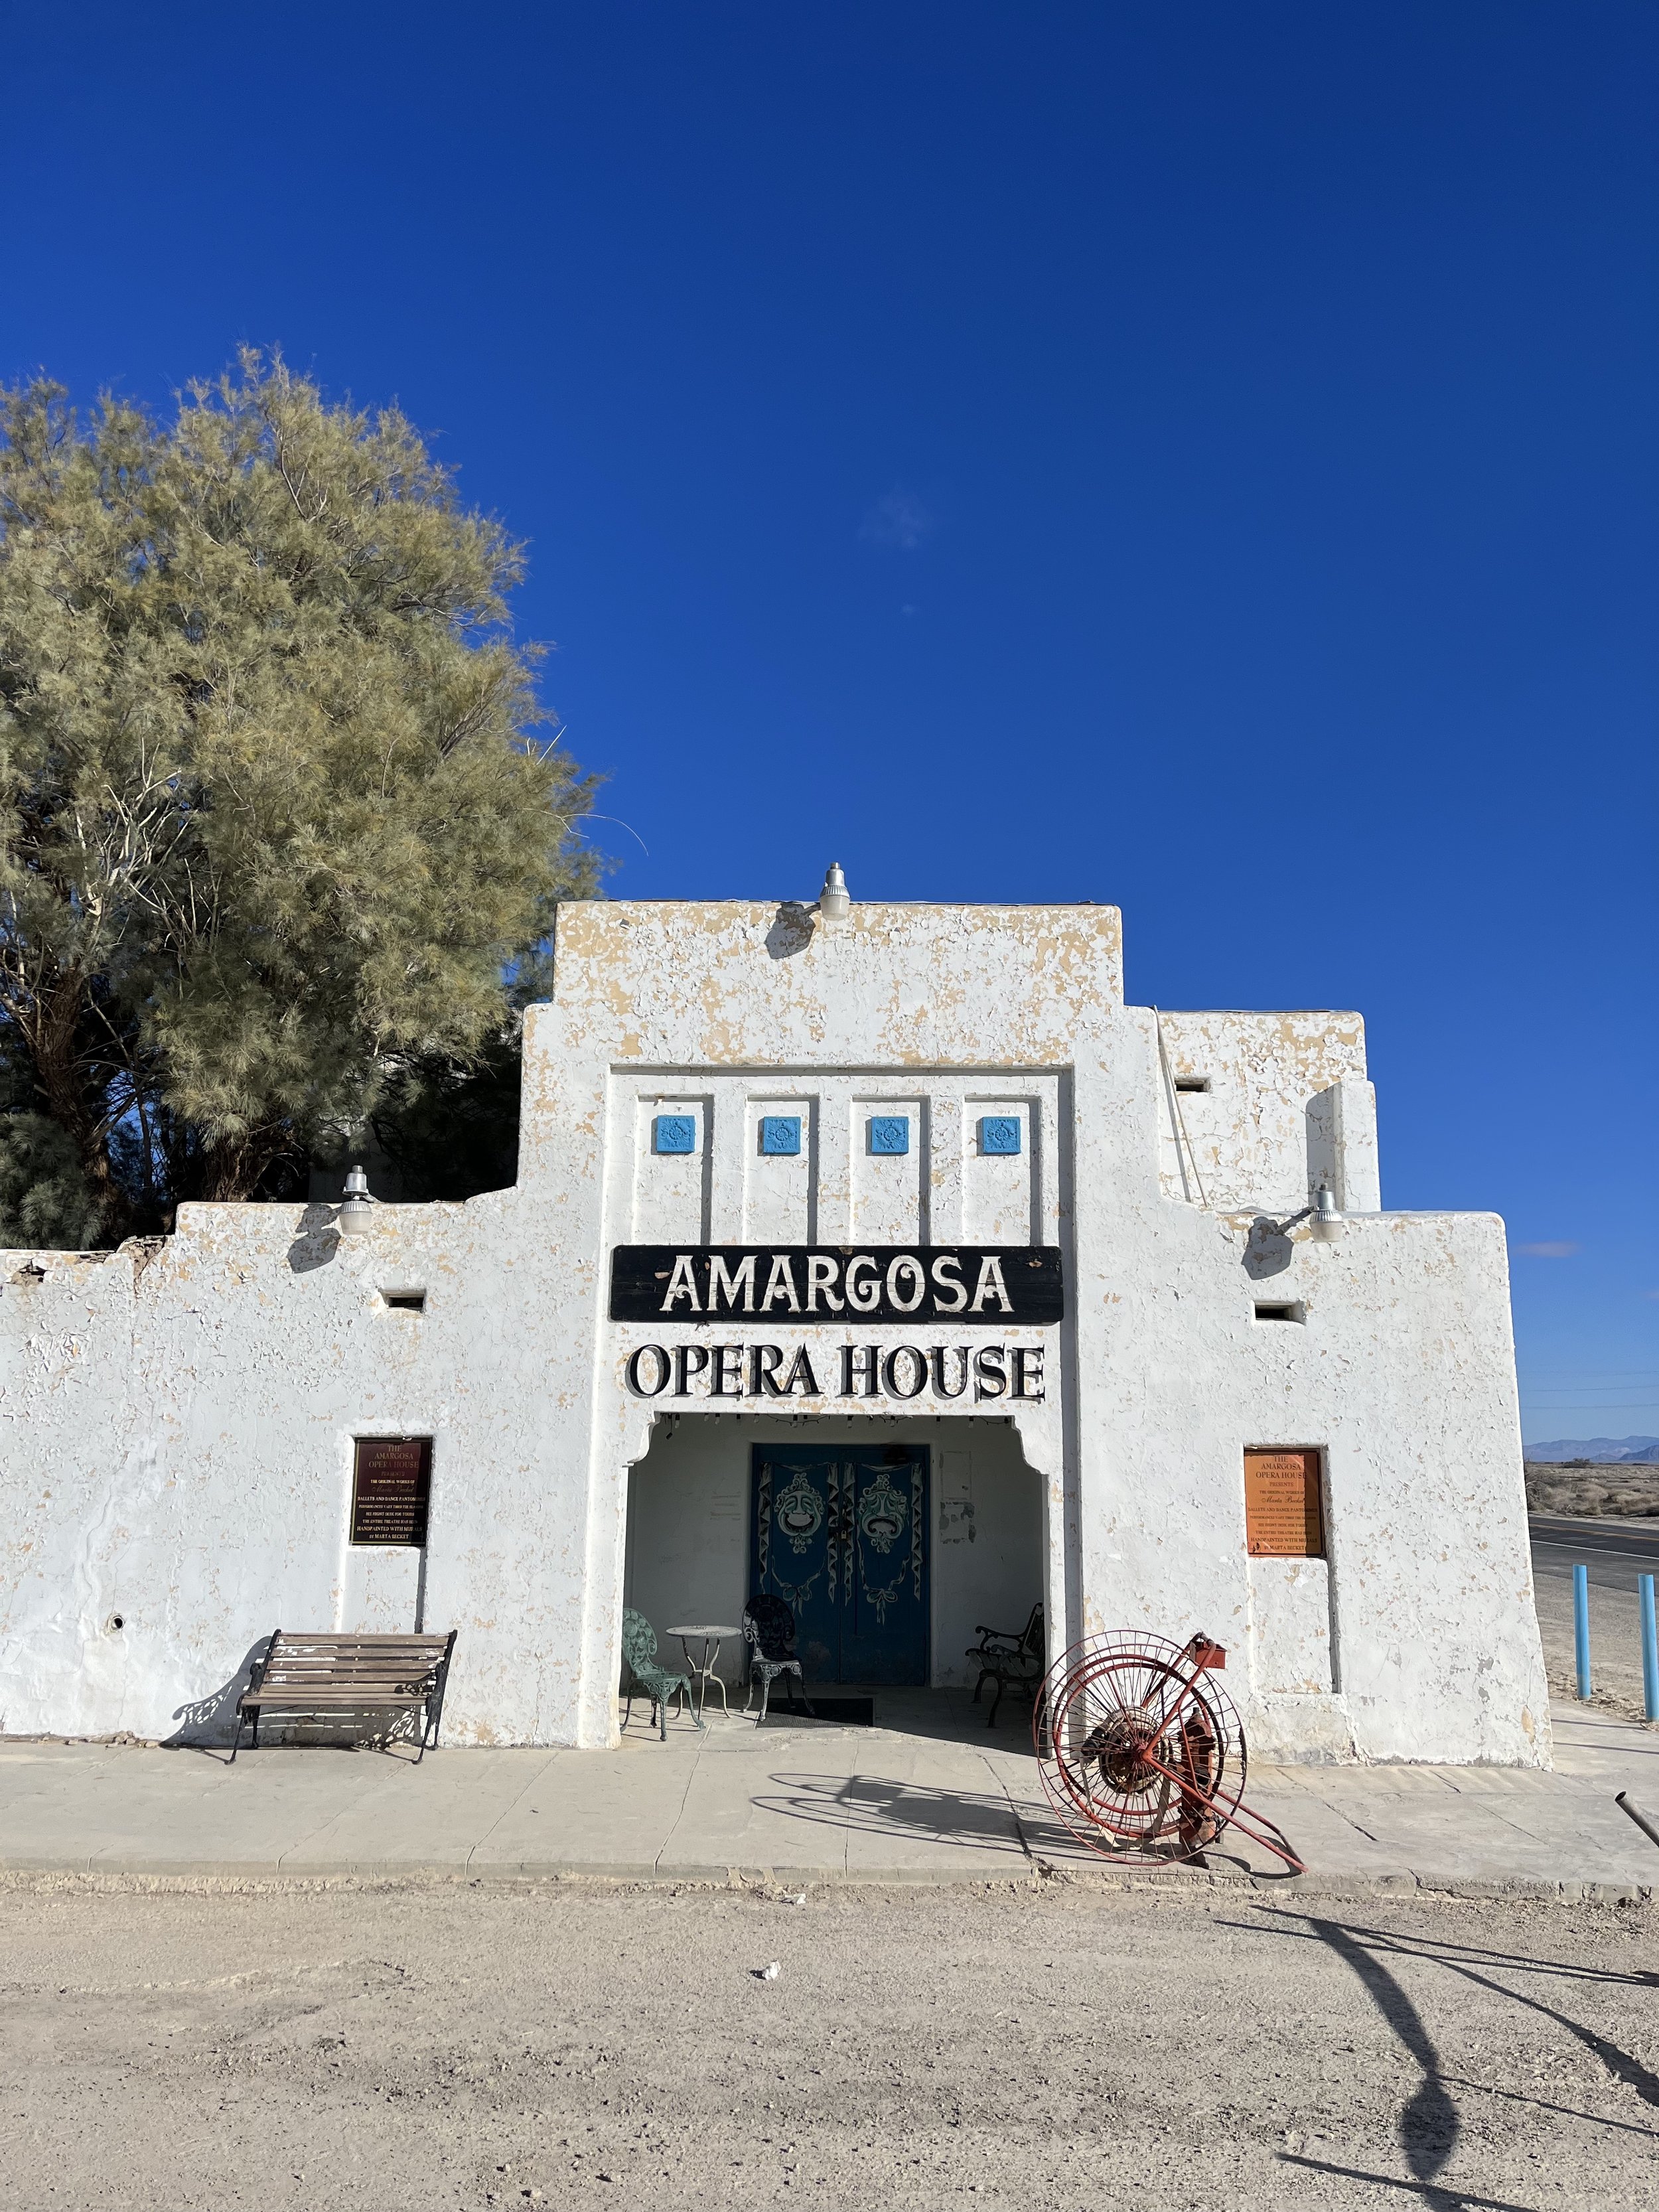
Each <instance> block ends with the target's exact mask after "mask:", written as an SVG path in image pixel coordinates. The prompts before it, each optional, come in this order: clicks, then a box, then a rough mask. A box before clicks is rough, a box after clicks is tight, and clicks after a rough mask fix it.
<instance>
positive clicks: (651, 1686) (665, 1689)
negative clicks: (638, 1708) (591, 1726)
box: [622, 1609, 702, 1743]
mask: <svg viewBox="0 0 1659 2212" xmlns="http://www.w3.org/2000/svg"><path fill="white" fill-rule="evenodd" d="M622 1646H623V1658H624V1659H625V1660H626V1661H627V1662H628V1683H629V1686H628V1691H627V1698H628V1703H627V1705H625V1706H624V1707H623V1727H624V1728H626V1727H627V1726H628V1723H629V1718H630V1717H631V1715H632V1713H633V1711H634V1699H635V1696H636V1695H637V1696H639V1697H641V1698H649V1699H650V1700H651V1717H652V1719H653V1720H654V1721H655V1722H656V1723H657V1740H658V1741H659V1742H660V1743H666V1742H667V1741H668V1700H669V1699H671V1697H673V1696H675V1695H676V1694H677V1693H678V1698H679V1701H680V1717H681V1718H682V1719H684V1717H685V1714H686V1711H687V1710H688V1709H689V1710H690V1714H691V1717H692V1719H693V1720H694V1721H696V1723H697V1726H698V1727H699V1728H701V1727H702V1716H701V1715H700V1714H699V1713H698V1711H697V1709H696V1706H695V1705H692V1703H691V1684H690V1679H689V1678H688V1677H687V1676H686V1675H684V1674H671V1673H670V1671H669V1669H668V1668H666V1667H659V1666H658V1664H657V1632H656V1630H655V1629H654V1628H653V1626H651V1624H650V1622H649V1621H648V1620H647V1619H646V1617H645V1615H644V1614H643V1613H635V1612H633V1611H632V1610H631V1609H630V1610H629V1611H627V1612H625V1613H623V1632H622Z"/></svg>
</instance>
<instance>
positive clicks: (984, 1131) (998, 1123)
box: [979, 1114, 1019, 1152]
mask: <svg viewBox="0 0 1659 2212" xmlns="http://www.w3.org/2000/svg"><path fill="white" fill-rule="evenodd" d="M979 1148H980V1150H981V1152H1018V1150H1019V1122H1018V1119H1017V1118H1016V1117H1015V1115H1012V1114H982V1115H981V1116H980V1123H979Z"/></svg>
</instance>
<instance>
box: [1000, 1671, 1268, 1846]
mask: <svg viewBox="0 0 1659 2212" xmlns="http://www.w3.org/2000/svg"><path fill="white" fill-rule="evenodd" d="M1223 1662H1225V1653H1224V1652H1222V1651H1221V1650H1220V1648H1219V1646H1218V1645H1216V1644H1211V1643H1210V1642H1209V1641H1208V1640H1207V1638H1202V1637H1194V1639H1193V1641H1192V1643H1191V1644H1187V1645H1186V1646H1184V1647H1183V1646H1182V1645H1181V1644H1171V1643H1170V1642H1169V1640H1168V1639H1167V1638H1164V1637H1161V1636H1132V1635H1127V1634H1124V1635H1112V1636H1091V1637H1089V1638H1086V1639H1085V1641H1084V1642H1083V1643H1081V1644H1076V1645H1074V1646H1073V1649H1072V1650H1070V1651H1068V1652H1067V1653H1066V1656H1064V1658H1062V1659H1060V1660H1057V1661H1056V1662H1055V1663H1054V1666H1053V1667H1052V1668H1050V1669H1049V1673H1048V1680H1047V1681H1046V1682H1045V1683H1044V1685H1043V1688H1042V1696H1041V1697H1040V1698H1039V1699H1037V1702H1036V1716H1035V1722H1034V1732H1035V1735H1036V1748H1037V1757H1038V1759H1039V1762H1040V1771H1041V1773H1042V1785H1043V1788H1044V1790H1046V1792H1047V1793H1048V1802H1049V1803H1050V1804H1051V1805H1052V1806H1053V1807H1054V1810H1055V1812H1056V1813H1058V1814H1059V1815H1060V1819H1061V1820H1064V1821H1065V1823H1066V1826H1067V1827H1069V1828H1070V1829H1071V1830H1072V1831H1073V1833H1074V1834H1075V1835H1077V1836H1079V1838H1081V1839H1082V1840H1083V1841H1084V1842H1085V1843H1086V1844H1089V1846H1090V1847H1091V1849H1092V1850H1105V1851H1109V1852H1110V1853H1111V1854H1112V1856H1113V1857H1115V1858H1127V1859H1130V1860H1133V1861H1154V1860H1161V1859H1170V1858H1192V1857H1196V1856H1198V1855H1199V1854H1200V1853H1201V1852H1202V1851H1203V1850H1204V1849H1205V1846H1206V1844H1212V1843H1213V1842H1214V1841H1215V1839H1216V1838H1217V1836H1218V1834H1219V1833H1220V1832H1221V1830H1222V1828H1223V1827H1225V1826H1226V1824H1227V1821H1228V1820H1229V1819H1230V1818H1231V1816H1232V1814H1234V1813H1235V1812H1236V1810H1237V1806H1238V1802H1239V1800H1240V1798H1241V1797H1242V1796H1243V1790H1244V1775H1245V1765H1246V1755H1245V1749H1244V1731H1243V1727H1242V1725H1241V1724H1240V1722H1239V1717H1238V1712H1237V1707H1236V1706H1235V1705H1234V1704H1233V1701H1232V1699H1231V1698H1230V1697H1229V1696H1228V1695H1227V1692H1225V1690H1224V1689H1223V1688H1222V1686H1221V1685H1220V1683H1219V1682H1218V1681H1217V1680H1216V1678H1215V1674H1214V1671H1213V1670H1214V1668H1216V1667H1217V1666H1218V1665H1219V1664H1221V1663H1223Z"/></svg>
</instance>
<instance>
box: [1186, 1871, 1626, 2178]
mask: <svg viewBox="0 0 1659 2212" xmlns="http://www.w3.org/2000/svg"><path fill="white" fill-rule="evenodd" d="M1259 1910H1260V1911H1261V1912H1262V1913H1264V1914H1273V1916H1274V1917H1277V1918H1281V1919H1283V1920H1286V1921H1288V1920H1290V1919H1291V1918H1295V1919H1297V1920H1299V1921H1302V1922H1304V1923H1305V1927H1299V1928H1293V1927H1289V1926H1284V1925H1281V1926H1279V1927H1275V1928H1270V1929H1267V1931H1265V1932H1267V1933H1270V1934H1273V1935H1277V1936H1290V1937H1291V1938H1292V1939H1294V1940H1295V1941H1297V1942H1318V1943H1322V1944H1324V1945H1325V1947H1326V1948H1328V1950H1331V1951H1333V1952H1334V1953H1335V1954H1336V1956H1337V1957H1338V1958H1340V1960H1342V1962H1343V1963H1344V1965H1345V1966H1347V1967H1349V1968H1350V1970H1351V1971H1352V1972H1353V1973H1354V1974H1355V1975H1356V1976H1357V1977H1358V1980H1359V1982H1360V1984H1361V1985H1362V1986H1363V1987H1364V1990H1365V1992H1366V1994H1367V1995H1368V1996H1370V1999H1371V2002H1373V2004H1375V2005H1376V2008H1377V2010H1378V2011H1379V2012H1380V2013H1381V2015H1383V2019H1384V2020H1385V2021H1387V2022H1388V2024H1389V2027H1390V2028H1391V2029H1392V2030H1393V2031H1394V2033H1395V2036H1396V2037H1397V2038H1398V2039H1399V2040H1400V2042H1401V2044H1403V2045H1404V2046H1405V2048H1406V2049H1407V2051H1409V2052H1410V2053H1411V2056H1412V2057H1413V2058H1414V2059H1415V2060H1416V2062H1417V2063H1418V2065H1419V2068H1420V2069H1422V2074H1423V2080H1422V2082H1421V2084H1420V2085H1419V2088H1418V2089H1417V2091H1416V2093H1414V2094H1413V2096H1412V2097H1411V2098H1410V2099H1409V2100H1408V2101H1407V2104H1406V2106H1404V2108H1403V2109H1402V2111H1401V2118H1400V2142H1401V2150H1402V2151H1403V2153H1404V2154H1405V2158H1406V2162H1407V2166H1409V2167H1410V2168H1411V2171H1412V2174H1413V2179H1412V2181H1410V2182H1402V2181H1398V2180H1392V2179H1389V2177H1388V2176H1387V2175H1383V2174H1362V2173H1360V2172H1358V2171H1357V2170H1356V2169H1352V2168H1350V2167H1346V2166H1327V2165H1324V2164H1323V2163H1322V2161H1320V2160H1317V2159H1306V2158H1291V2156H1290V2154H1288V2153H1286V2154H1284V2155H1285V2159H1286V2160H1287V2162H1288V2163H1290V2164H1292V2165H1297V2166H1310V2167H1312V2168H1314V2169H1315V2170H1316V2171H1317V2172H1327V2173H1331V2174H1343V2175H1346V2176H1347V2177H1348V2178H1349V2179H1353V2180H1362V2181H1370V2182H1373V2183H1377V2184H1379V2185H1387V2186H1389V2187H1391V2188H1396V2189H1402V2188H1413V2189H1415V2190H1417V2191H1418V2192H1419V2194H1420V2195H1421V2196H1422V2197H1424V2199H1425V2202H1426V2203H1432V2204H1435V2205H1437V2206H1444V2207H1446V2208H1448V2212H1450V2209H1451V2208H1455V2207H1458V2206H1464V2205H1467V2206H1491V2207H1493V2208H1495V2209H1496V2212H1513V2208H1509V2207H1504V2206H1499V2205H1498V2200H1497V2199H1496V2198H1492V2197H1475V2196H1472V2195H1470V2194H1469V2193H1468V2191H1463V2190H1456V2189H1453V2188H1450V2187H1449V2186H1445V2185H1439V2184H1437V2182H1436V2179H1435V2178H1436V2176H1437V2175H1438V2174H1439V2173H1440V2172H1442V2171H1443V2168H1444V2166H1445V2165H1446V2162H1447V2160H1449V2158H1450V2156H1451V2154H1452V2151H1453V2150H1454V2148H1455V2146H1456V2143H1457V2140H1458V2137H1459V2136H1460V2135H1461V2133H1462V2121H1461V2119H1460V2118H1459V2116H1458V2112H1457V2109H1456V2106H1455V2102H1454V2101H1453V2098H1452V2094H1451V2081H1450V2077H1449V2076H1448V2075H1447V2074H1446V2072H1445V2069H1444V2068H1443V2065H1442V2063H1441V2060H1440V2054H1439V2051H1438V2050H1437V2046H1436V2045H1435V2042H1434V2039H1433V2038H1432V2036H1431V2034H1430V2033H1429V2030H1428V2027H1427V2026H1426V2024H1425V2021H1424V2019H1423V2016H1422V2015H1421V2014H1420V2013H1419V2010H1418V2008H1417V2007H1416V2005H1415V2004H1414V2003H1413V2000H1412V1998H1411V1997H1410V1996H1408V1995H1407V1991H1406V1990H1405V1989H1404V1988H1403V1987H1402V1985H1401V1983H1400V1982H1399V1980H1398V1979H1397V1978H1395V1975H1394V1974H1392V1973H1391V1972H1389V1969H1388V1967H1387V1966H1385V1965H1384V1964H1383V1957H1382V1956H1381V1955H1379V1954H1389V1955H1392V1956H1394V1957H1395V1958H1401V1959H1417V1960H1422V1961H1424V1962H1425V1964H1428V1965H1431V1966H1443V1967H1444V1968H1445V1969H1446V1970H1447V1971H1448V1972H1450V1973H1454V1974H1457V1975H1459V1976H1461V1977H1462V1979H1464V1980H1465V1981H1468V1982H1472V1983H1474V1984H1476V1985H1477V1986H1478V1987H1479V1988H1480V1989H1484V1990H1489V1991H1490V1992H1491V1993H1492V1995H1494V1996H1502V1997H1507V1998H1508V1999H1509V2000H1510V2002H1511V2003H1513V2004H1518V2005H1523V2006H1525V2007H1526V2008H1527V2009H1528V2011H1530V2012H1535V2013H1538V2014H1540V2015H1541V2016H1542V2017H1543V2018H1545V2019H1546V2020H1551V2021H1554V2022H1555V2023H1556V2024H1557V2026H1558V2027H1564V2028H1565V2030H1566V2031H1567V2033H1569V2034H1570V2035H1571V2036H1573V2037H1574V2038H1576V2039H1577V2041H1578V2042H1579V2043H1581V2044H1582V2045H1583V2046H1584V2048H1585V2049H1586V2050H1587V2051H1591V2052H1593V2053H1594V2055H1595V2057H1596V2058H1598V2059H1599V2060H1600V2061H1601V2064H1602V2065H1603V2066H1605V2067H1606V2069H1607V2072H1608V2073H1609V2074H1610V2075H1612V2076H1613V2079H1614V2080H1615V2081H1620V2082H1622V2083H1623V2084H1624V2086H1625V2087H1626V2088H1630V2089H1633V2090H1634V2091H1635V2092H1636V2093H1637V2095H1638V2097H1640V2098H1641V2099H1642V2100H1643V2102H1644V2104H1647V2105H1650V2106H1656V2107H1659V2075H1655V2074H1654V2073H1653V2071H1652V2070H1651V2069H1650V2068H1649V2067H1648V2066H1646V2065H1644V2063H1643V2062H1642V2060H1641V2059H1639V2058H1638V2057H1635V2056H1634V2055H1633V2053H1632V2052H1630V2051H1625V2050H1623V2049H1621V2048H1620V2045H1618V2044H1616V2043H1614V2042H1613V2041H1612V2040H1611V2039H1609V2038H1608V2037H1607V2036H1604V2035H1602V2034H1601V2033H1598V2032H1597V2030H1595V2028H1592V2027H1586V2026H1585V2025H1584V2024H1583V2021H1577V2020H1575V2019H1573V2017H1572V2016H1571V2014H1569V2013H1565V2012H1562V2011H1560V2010H1559V2008H1557V2007H1556V2006H1554V2005H1550V2004H1546V2003H1545V2002H1543V2001H1542V2000H1541V1998H1539V1997H1534V1996H1528V1995H1527V1994H1526V1992H1525V1991H1524V1990H1517V1989H1514V1988H1511V1987H1510V1984H1508V1983H1506V1982H1502V1981H1498V1980H1495V1979H1494V1978H1493V1972H1492V1971H1490V1970H1497V1969H1503V1970H1505V1971H1507V1972H1511V1973H1523V1974H1534V1975H1542V1976H1544V1977H1547V1978H1551V1979H1556V1980H1573V1981H1584V1982H1590V1983H1593V1984H1594V1983H1601V1984H1615V1985H1618V1986H1622V1987H1626V1988H1636V1989H1650V1988H1659V1973H1656V1972H1649V1971H1648V1970H1646V1969H1642V1970H1640V1971H1638V1972H1634V1973H1625V1972H1610V1971H1608V1970H1606V1969H1603V1968H1600V1967H1585V1966H1575V1965H1572V1964H1564V1963H1562V1962H1560V1961H1559V1960H1541V1959H1530V1958H1528V1957H1526V1956H1524V1955H1522V1954H1517V1953H1514V1952H1507V1951H1493V1950H1490V1949H1487V1948H1484V1947H1482V1946H1480V1945H1475V1944H1464V1943H1454V1942H1445V1941H1442V1940H1441V1939H1439V1938H1437V1937H1431V1936H1425V1937H1413V1936H1397V1935H1395V1934H1394V1933H1393V1932H1392V1931H1391V1930H1389V1929H1381V1928H1367V1927H1361V1926H1356V1925H1352V1924H1350V1923H1347V1922H1345V1921H1339V1920H1327V1919H1322V1918H1321V1917H1318V1916H1317V1915H1316V1914H1313V1913H1297V1914H1294V1915H1292V1914H1290V1913H1287V1912H1284V1911H1282V1908H1275V1907H1273V1906H1271V1905H1267V1906H1262V1907H1261V1908H1259ZM1224 1924H1225V1925H1228V1926H1231V1927H1234V1928H1240V1929H1255V1930H1256V1932H1258V1933H1260V1932H1263V1931H1262V1929H1261V1921H1260V1920H1259V1919H1257V1920H1254V1921H1237V1920H1236V1921H1231V1922H1228V1923H1224ZM1483 1968H1484V1969H1487V1970H1489V1971H1485V1972H1483V1971H1482V1969H1483ZM1585 2117H1587V2118H1593V2117H1594V2116H1593V2115H1586V2116H1585ZM1610 2124H1617V2123H1610ZM1637 2132H1638V2133H1640V2132H1645V2130H1637Z"/></svg>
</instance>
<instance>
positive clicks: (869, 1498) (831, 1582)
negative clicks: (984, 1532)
mask: <svg viewBox="0 0 1659 2212" xmlns="http://www.w3.org/2000/svg"><path fill="white" fill-rule="evenodd" d="M928 1458H929V1454H928V1449H927V1445H926V1444H921V1443H895V1442H887V1441H884V1439H883V1438H881V1437H873V1438H872V1440H871V1442H870V1443H868V1444H867V1445H865V1446H863V1447H862V1448H860V1446H858V1445H856V1444H848V1443H840V1444H823V1443H807V1442H805V1439H802V1440H801V1441H799V1442H797V1441H796V1440H795V1438H793V1437H790V1438H787V1440H783V1441H780V1442H776V1443H757V1444H756V1445H754V1446H753V1447H752V1448H751V1455H750V1559H749V1583H750V1595H757V1594H761V1593H764V1594H765V1595H769V1596H775V1597H781V1598H782V1599H783V1601H784V1602H785V1603H786V1604H787V1606H788V1607H789V1608H790V1610H791V1611H792V1612H793V1614H794V1616H795V1631H796V1648H797V1649H798V1650H799V1652H800V1655H801V1658H802V1660H803V1661H804V1662H805V1669H806V1675H807V1679H808V1680H809V1681H814V1682H868V1683H882V1684H886V1685H889V1686H894V1687H902V1686H909V1685H916V1686H921V1685H922V1684H925V1683H926V1682H927V1676H928V1665H927V1660H928V1640H929V1638H928V1631H929V1624H930V1597H931V1592H930V1589H929V1583H928V1553H929V1548H930V1547H929V1543H928V1534H929V1529H930V1527H931V1514H930V1510H929V1498H928Z"/></svg>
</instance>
